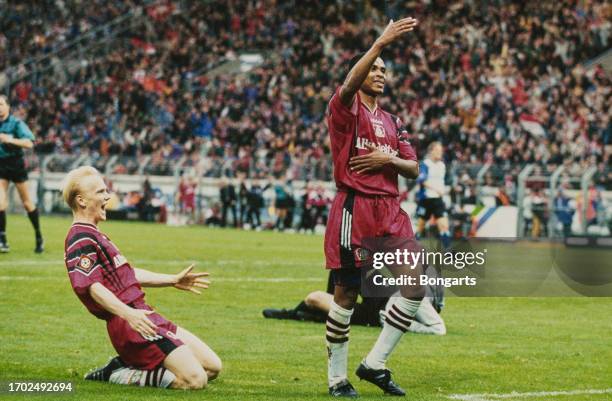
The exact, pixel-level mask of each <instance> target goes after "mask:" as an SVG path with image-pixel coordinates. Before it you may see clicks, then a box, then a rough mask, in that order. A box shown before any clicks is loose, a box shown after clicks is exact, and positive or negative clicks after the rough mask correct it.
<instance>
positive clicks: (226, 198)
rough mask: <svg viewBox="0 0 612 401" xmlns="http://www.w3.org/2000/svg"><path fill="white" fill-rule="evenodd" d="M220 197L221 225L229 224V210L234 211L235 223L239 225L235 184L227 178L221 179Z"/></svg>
mask: <svg viewBox="0 0 612 401" xmlns="http://www.w3.org/2000/svg"><path fill="white" fill-rule="evenodd" d="M219 198H220V199H221V205H222V206H221V208H222V212H221V215H222V217H221V227H226V226H227V212H228V211H231V212H232V217H233V220H232V222H233V225H234V226H236V227H237V226H238V217H237V213H236V189H235V188H234V185H233V184H232V183H231V182H229V181H228V180H227V179H226V178H223V179H221V182H220V188H219Z"/></svg>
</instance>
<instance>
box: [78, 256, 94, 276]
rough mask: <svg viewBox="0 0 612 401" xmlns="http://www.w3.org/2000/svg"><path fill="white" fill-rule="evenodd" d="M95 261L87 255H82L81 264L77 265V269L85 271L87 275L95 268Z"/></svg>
mask: <svg viewBox="0 0 612 401" xmlns="http://www.w3.org/2000/svg"><path fill="white" fill-rule="evenodd" d="M93 264H94V263H93V260H92V259H91V258H90V257H89V256H87V255H81V256H80V257H79V263H77V267H78V268H79V269H81V270H83V271H84V272H85V273H88V272H89V271H90V270H91V268H92V267H93Z"/></svg>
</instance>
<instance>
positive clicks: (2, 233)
mask: <svg viewBox="0 0 612 401" xmlns="http://www.w3.org/2000/svg"><path fill="white" fill-rule="evenodd" d="M0 242H6V211H4V210H2V211H0Z"/></svg>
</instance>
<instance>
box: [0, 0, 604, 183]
mask: <svg viewBox="0 0 612 401" xmlns="http://www.w3.org/2000/svg"><path fill="white" fill-rule="evenodd" d="M73 3H74V4H73ZM78 3H80V2H79V1H55V2H51V1H48V2H42V3H40V4H39V5H38V6H32V5H28V4H29V3H28V2H25V3H16V4H15V5H12V6H11V8H10V10H9V12H7V13H6V14H7V16H5V17H4V18H6V19H7V20H9V21H10V22H11V23H10V25H8V26H9V29H7V30H6V31H5V32H3V34H1V35H0V47H1V48H2V50H3V52H2V53H4V59H5V60H9V61H11V62H14V61H15V60H19V59H21V58H23V57H25V56H31V55H34V54H37V53H38V52H44V51H48V50H49V49H53V48H54V46H56V45H57V44H56V42H58V41H63V40H67V39H69V38H70V37H73V36H74V35H78V33H80V32H83V31H84V30H87V29H88V28H89V27H91V26H94V25H96V24H100V23H103V22H105V21H107V20H109V19H110V18H113V17H114V16H117V15H119V14H121V13H122V12H124V11H125V10H126V9H127V8H130V7H134V6H135V5H136V3H137V2H100V3H101V4H100V7H91V6H90V5H88V6H87V7H84V6H83V7H79V6H77V5H78ZM221 3H223V4H221ZM294 3H295V2H293V1H286V2H285V1H283V2H277V1H274V0H262V1H229V2H226V1H223V2H217V1H210V2H199V1H180V2H172V1H162V2H153V3H152V4H150V5H148V6H146V8H145V13H146V16H147V18H148V19H149V20H150V21H151V22H152V23H150V24H147V25H146V29H144V30H140V31H138V32H131V31H128V32H127V33H125V35H124V37H123V39H124V40H123V41H121V42H120V43H117V44H116V46H114V48H113V50H112V51H110V52H109V53H108V54H104V55H97V56H96V57H95V58H91V59H88V60H86V62H84V63H83V64H82V67H81V68H80V69H78V70H76V71H72V72H71V73H70V74H67V75H65V76H64V77H63V79H61V80H58V79H57V77H52V76H49V77H48V78H47V79H41V80H39V81H38V82H36V83H35V84H32V83H30V82H19V83H16V84H15V85H13V86H12V93H11V96H12V99H13V101H16V102H17V103H18V105H19V106H18V109H20V110H19V112H20V113H22V114H23V115H24V116H25V117H26V118H27V120H28V122H29V124H30V125H31V127H32V128H33V129H34V131H35V132H36V133H37V134H38V136H39V140H38V142H39V149H40V150H41V151H47V152H60V153H68V154H73V153H79V152H91V153H92V154H95V155H100V156H107V155H113V154H118V155H122V156H128V157H142V156H143V155H151V156H152V159H151V161H150V162H149V164H150V165H151V170H150V171H148V172H149V173H159V174H164V173H166V174H168V170H169V169H170V168H171V167H170V164H169V161H177V160H178V159H180V158H181V157H182V156H186V157H187V158H188V159H189V162H188V163H191V164H195V165H198V166H199V167H200V169H201V170H202V171H203V174H205V175H208V176H232V175H234V174H235V173H236V172H244V173H246V174H247V175H248V176H249V177H254V178H263V177H268V176H270V175H276V176H281V175H286V176H288V178H290V179H305V178H320V179H328V178H330V176H331V170H330V168H331V167H330V166H331V163H330V160H329V158H330V155H329V142H328V140H327V134H326V129H325V126H324V122H323V120H324V113H325V107H326V103H327V101H328V100H329V98H330V96H331V94H332V93H333V90H334V89H335V88H336V87H337V86H338V84H339V83H340V82H341V80H342V78H343V77H344V75H345V74H346V72H347V71H346V60H347V59H348V58H350V57H351V56H352V55H353V54H354V53H355V52H357V51H362V50H364V49H366V48H367V46H368V45H369V44H371V43H372V42H373V40H374V38H375V37H376V36H377V35H378V33H379V32H380V29H381V28H382V27H383V26H384V23H385V21H386V20H387V19H388V18H389V17H395V18H397V17H400V16H402V15H412V16H415V17H417V18H419V20H420V26H419V28H418V29H417V30H416V31H415V32H414V34H412V35H407V36H406V37H405V39H404V40H402V41H400V42H399V43H398V44H397V45H394V46H393V47H391V48H390V49H387V51H386V52H385V54H384V55H383V57H384V58H385V60H386V62H387V65H388V67H389V71H390V72H389V74H388V75H389V76H388V78H387V81H388V85H387V86H388V89H387V94H386V96H384V97H383V99H382V102H381V103H382V104H383V106H384V107H386V108H387V109H389V110H390V111H391V112H393V113H396V114H398V115H400V116H401V118H402V119H403V121H404V123H405V124H406V125H407V127H408V128H409V132H412V133H413V134H414V136H415V139H418V144H419V150H422V149H424V148H425V146H426V145H427V144H428V143H429V142H430V141H433V140H441V141H442V142H443V143H444V144H445V147H446V149H447V152H446V154H447V160H446V161H447V162H453V161H456V162H460V163H463V164H483V163H490V162H492V163H495V164H496V166H498V167H499V173H498V174H497V175H498V176H497V177H496V178H497V179H498V180H499V179H501V180H502V181H503V177H504V176H505V175H506V174H511V175H513V176H515V175H516V169H517V168H519V167H520V166H521V165H524V164H525V163H527V162H533V163H539V164H541V165H542V166H543V167H545V169H546V170H551V169H552V168H553V166H557V165H559V164H561V163H567V164H568V169H569V170H570V171H581V170H583V169H584V167H585V166H586V165H588V164H590V163H594V162H596V161H599V162H604V163H605V162H607V161H608V158H609V155H608V154H607V153H606V151H605V145H607V144H609V143H610V140H611V136H612V125H611V122H610V112H609V104H610V100H611V99H610V96H611V94H610V78H609V77H608V76H606V74H605V73H604V71H603V70H602V69H601V68H599V67H595V68H593V69H590V70H585V69H584V68H583V67H582V63H583V62H585V61H587V60H589V59H590V58H593V57H595V56H597V55H599V54H601V53H602V52H603V51H605V50H606V49H609V47H610V45H611V39H610V33H611V23H610V18H609V17H610V14H611V13H612V11H611V6H610V5H609V3H607V2H604V1H589V2H582V1H572V2H524V3H523V4H518V3H514V2H495V1H493V2H473V3H463V2H457V3H448V2H441V1H432V2H430V3H428V4H425V3H421V2H400V1H396V2H382V1H370V2H364V3H363V4H356V3H353V2H346V3H337V2H326V1H307V2H301V3H300V6H299V7H297V6H296V4H294ZM49 10H51V12H50V11H49ZM86 10H90V11H86ZM24 32H26V34H25V35H24V36H18V35H22V34H23V33H24ZM23 38H26V40H23ZM248 50H257V51H260V52H264V53H265V54H267V55H272V56H271V57H266V58H265V59H266V62H265V63H264V64H263V65H261V66H259V67H256V68H254V69H253V70H251V71H250V72H249V73H248V74H241V75H237V76H230V75H219V76H216V77H215V78H214V79H209V78H208V77H207V75H206V73H205V72H206V71H207V69H209V68H210V67H212V66H214V65H216V64H218V63H219V60H228V59H233V58H235V57H236V55H237V54H238V53H240V52H242V51H248ZM5 65H6V62H5ZM606 104H607V105H608V106H606ZM415 143H417V142H415ZM203 156H206V157H203ZM116 170H117V172H126V171H128V172H129V171H130V170H131V171H132V172H133V170H134V169H133V168H132V169H130V168H129V166H125V165H123V164H122V163H119V164H118V166H117V168H116ZM456 174H457V176H459V175H460V171H457V173H456Z"/></svg>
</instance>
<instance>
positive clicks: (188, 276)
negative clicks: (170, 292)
mask: <svg viewBox="0 0 612 401" xmlns="http://www.w3.org/2000/svg"><path fill="white" fill-rule="evenodd" d="M193 266H194V265H193V263H192V264H191V265H190V266H189V267H188V268H186V269H185V270H183V271H182V272H180V273H178V274H177V275H176V281H175V283H174V288H178V289H179V290H185V291H191V292H193V293H194V294H198V295H199V294H201V292H200V291H199V290H198V288H205V289H206V288H208V285H209V284H210V281H209V280H207V279H205V278H203V277H207V276H208V273H206V272H202V273H191V270H193Z"/></svg>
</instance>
